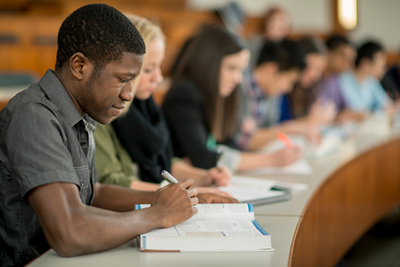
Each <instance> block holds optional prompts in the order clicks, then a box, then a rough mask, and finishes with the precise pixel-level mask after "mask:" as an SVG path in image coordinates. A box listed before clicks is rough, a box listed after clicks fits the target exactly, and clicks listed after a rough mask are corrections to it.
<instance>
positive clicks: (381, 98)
mask: <svg viewBox="0 0 400 267" xmlns="http://www.w3.org/2000/svg"><path fill="white" fill-rule="evenodd" d="M385 69H386V55H385V53H384V51H383V47H382V46H381V45H380V44H378V43H376V42H366V43H364V44H362V45H361V46H360V47H359V48H358V49H357V57H356V60H355V68H354V70H352V71H345V72H343V73H342V74H340V75H339V76H338V86H339V87H338V88H339V90H340V93H341V95H342V96H343V98H342V99H341V100H340V101H338V99H334V98H333V100H334V101H335V104H336V106H337V107H338V108H339V107H341V106H345V107H346V108H347V109H348V110H350V111H351V112H353V113H354V114H359V116H360V117H365V116H366V115H367V114H368V113H369V112H372V111H376V110H384V109H391V107H392V101H391V100H390V99H389V97H388V95H387V94H386V93H385V91H384V89H383V88H382V86H381V84H380V83H379V80H380V79H382V77H383V75H384V73H385ZM325 97H326V95H325Z"/></svg>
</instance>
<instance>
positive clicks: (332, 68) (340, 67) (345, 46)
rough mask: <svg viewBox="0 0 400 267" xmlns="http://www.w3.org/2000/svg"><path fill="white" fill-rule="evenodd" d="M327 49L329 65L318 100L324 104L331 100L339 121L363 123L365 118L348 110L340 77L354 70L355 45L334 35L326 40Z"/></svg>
mask: <svg viewBox="0 0 400 267" xmlns="http://www.w3.org/2000/svg"><path fill="white" fill-rule="evenodd" d="M326 47H327V48H328V65H327V67H326V69H325V72H324V76H323V79H322V82H321V89H320V92H319V95H318V98H319V99H320V100H321V101H322V102H325V101H328V100H329V101H330V102H333V103H334V105H335V109H336V111H337V112H338V113H337V116H336V120H337V121H339V122H343V121H349V120H350V121H351V120H356V121H361V120H363V119H364V118H365V116H364V115H363V114H361V113H357V112H353V111H352V110H351V109H349V108H348V106H347V103H346V101H345V99H344V96H343V94H342V91H341V89H340V84H339V76H340V75H341V74H342V73H344V72H345V71H347V70H351V69H353V68H354V61H355V56H356V52H355V50H354V48H353V45H352V44H351V43H350V41H349V40H348V39H347V38H346V37H345V36H342V35H337V34H334V35H331V36H330V37H328V39H327V40H326Z"/></svg>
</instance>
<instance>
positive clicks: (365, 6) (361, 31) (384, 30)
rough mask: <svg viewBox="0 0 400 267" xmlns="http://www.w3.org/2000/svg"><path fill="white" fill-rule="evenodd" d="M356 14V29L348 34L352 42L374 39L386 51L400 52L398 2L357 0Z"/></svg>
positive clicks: (399, 12)
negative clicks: (383, 46) (379, 42)
mask: <svg viewBox="0 0 400 267" xmlns="http://www.w3.org/2000/svg"><path fill="white" fill-rule="evenodd" d="M358 14H359V23H358V25H357V28H356V29H355V30H353V31H351V32H350V36H351V38H352V40H353V41H354V42H356V43H359V42H362V41H363V40H365V39H366V38H371V37H374V38H375V39H378V40H380V41H381V42H383V44H384V45H385V47H386V48H387V49H388V50H392V51H395V52H398V51H399V50H400V32H399V30H398V27H399V25H400V1H398V0H358Z"/></svg>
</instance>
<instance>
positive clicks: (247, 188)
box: [218, 176, 308, 205]
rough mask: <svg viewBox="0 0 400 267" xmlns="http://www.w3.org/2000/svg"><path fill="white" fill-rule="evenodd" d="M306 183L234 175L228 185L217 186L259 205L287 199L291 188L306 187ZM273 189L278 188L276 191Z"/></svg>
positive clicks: (240, 198) (243, 199)
mask: <svg viewBox="0 0 400 267" xmlns="http://www.w3.org/2000/svg"><path fill="white" fill-rule="evenodd" d="M307 188H308V185H307V184H301V183H285V182H280V181H276V180H267V179H257V178H250V177H243V176H234V177H233V178H232V183H231V184H230V185H229V186H221V187H218V189H219V190H221V191H225V192H228V193H229V194H231V195H232V196H233V197H234V198H236V199H237V200H239V201H240V202H242V203H252V204H253V205H261V204H268V203H274V202H279V201H285V200H289V199H290V198H291V194H290V192H289V191H291V190H304V189H307ZM273 189H280V190H283V191H277V190H273Z"/></svg>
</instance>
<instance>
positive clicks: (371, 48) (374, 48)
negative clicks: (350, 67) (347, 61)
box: [355, 41, 383, 67]
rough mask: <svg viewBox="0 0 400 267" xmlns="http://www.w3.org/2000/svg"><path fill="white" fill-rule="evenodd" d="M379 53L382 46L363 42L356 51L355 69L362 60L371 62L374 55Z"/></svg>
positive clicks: (371, 42) (376, 43) (372, 42)
mask: <svg viewBox="0 0 400 267" xmlns="http://www.w3.org/2000/svg"><path fill="white" fill-rule="evenodd" d="M381 51H383V46H382V45H381V44H380V43H378V42H374V41H368V42H365V43H364V44H362V45H361V46H360V47H359V48H358V49H357V58H356V62H355V64H356V67H357V66H358V65H359V64H360V62H361V60H362V59H363V58H368V59H369V60H372V59H373V57H374V55H375V54H376V53H378V52H381Z"/></svg>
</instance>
